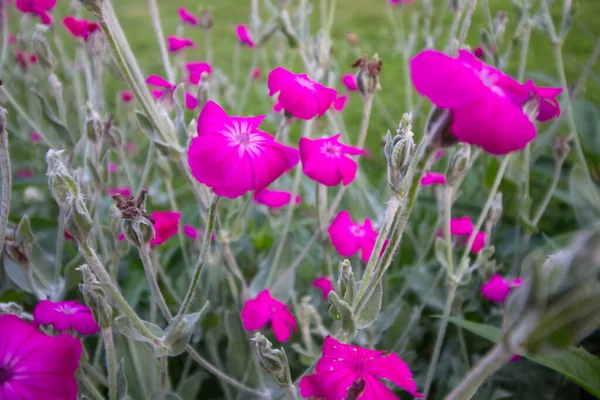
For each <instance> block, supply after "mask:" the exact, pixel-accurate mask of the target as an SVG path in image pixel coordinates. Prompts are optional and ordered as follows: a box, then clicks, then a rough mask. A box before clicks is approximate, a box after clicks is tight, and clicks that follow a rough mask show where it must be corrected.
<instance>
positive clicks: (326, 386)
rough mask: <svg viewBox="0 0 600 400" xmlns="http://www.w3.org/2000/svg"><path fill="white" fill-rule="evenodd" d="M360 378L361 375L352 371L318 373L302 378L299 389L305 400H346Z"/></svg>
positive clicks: (336, 370) (337, 370) (338, 370)
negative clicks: (351, 388)
mask: <svg viewBox="0 0 600 400" xmlns="http://www.w3.org/2000/svg"><path fill="white" fill-rule="evenodd" d="M358 377H359V374H358V373H356V372H354V371H353V370H351V369H334V370H331V371H322V372H316V373H314V374H312V375H306V376H304V377H302V379H301V380H300V383H299V384H298V389H299V390H300V394H301V395H302V397H304V398H311V399H312V398H315V399H324V400H344V399H345V398H346V395H347V394H348V389H349V388H350V386H352V384H353V383H354V381H355V380H356V379H358Z"/></svg>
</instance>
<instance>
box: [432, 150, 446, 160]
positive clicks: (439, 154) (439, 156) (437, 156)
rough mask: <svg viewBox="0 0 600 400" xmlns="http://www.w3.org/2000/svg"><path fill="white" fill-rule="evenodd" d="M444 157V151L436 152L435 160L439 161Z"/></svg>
mask: <svg viewBox="0 0 600 400" xmlns="http://www.w3.org/2000/svg"><path fill="white" fill-rule="evenodd" d="M442 157H444V150H438V151H436V152H435V156H434V158H435V159H436V160H438V159H440V158H442Z"/></svg>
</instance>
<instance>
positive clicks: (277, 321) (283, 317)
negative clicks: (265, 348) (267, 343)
mask: <svg viewBox="0 0 600 400" xmlns="http://www.w3.org/2000/svg"><path fill="white" fill-rule="evenodd" d="M271 328H272V329H273V333H274V334H275V339H277V341H279V342H286V341H287V340H288V339H289V338H290V336H291V334H292V331H294V332H295V331H296V320H295V319H294V315H293V314H292V313H291V312H290V311H289V310H287V309H284V310H280V311H278V312H276V313H274V314H273V317H272V318H271Z"/></svg>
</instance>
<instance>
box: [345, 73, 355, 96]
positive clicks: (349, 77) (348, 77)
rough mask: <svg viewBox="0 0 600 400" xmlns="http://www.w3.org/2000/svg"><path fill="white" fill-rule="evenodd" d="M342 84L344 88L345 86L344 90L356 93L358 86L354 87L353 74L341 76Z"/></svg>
mask: <svg viewBox="0 0 600 400" xmlns="http://www.w3.org/2000/svg"><path fill="white" fill-rule="evenodd" d="M342 83H343V84H344V86H346V89H348V90H349V91H351V92H357V91H358V86H357V85H356V76H354V74H346V75H344V76H342Z"/></svg>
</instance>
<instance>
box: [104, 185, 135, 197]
mask: <svg viewBox="0 0 600 400" xmlns="http://www.w3.org/2000/svg"><path fill="white" fill-rule="evenodd" d="M106 194H108V195H109V196H114V195H116V194H120V195H122V196H125V197H130V196H131V195H132V193H131V189H130V188H128V187H126V186H116V187H111V188H108V190H107V191H106Z"/></svg>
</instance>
